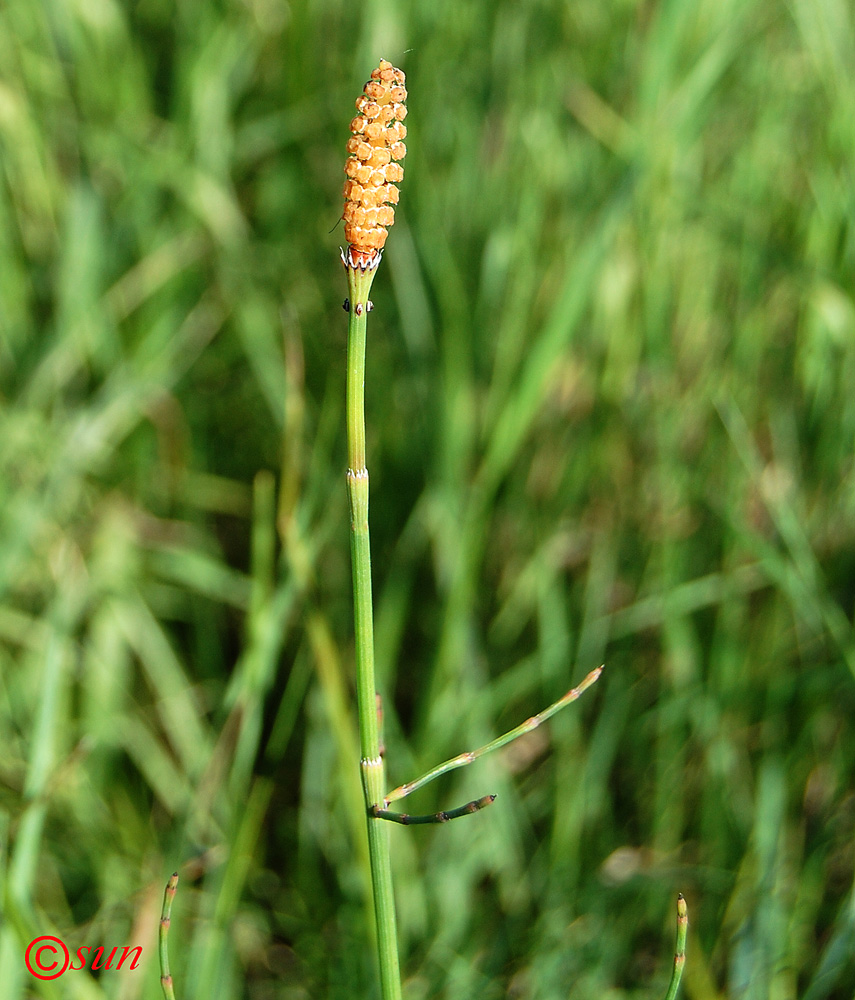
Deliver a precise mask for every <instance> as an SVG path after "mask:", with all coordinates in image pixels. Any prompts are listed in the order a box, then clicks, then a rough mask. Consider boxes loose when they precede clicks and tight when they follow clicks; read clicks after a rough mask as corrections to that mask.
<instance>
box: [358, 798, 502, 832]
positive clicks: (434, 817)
mask: <svg viewBox="0 0 855 1000" xmlns="http://www.w3.org/2000/svg"><path fill="white" fill-rule="evenodd" d="M495 801H496V796H495V795H485V796H483V798H480V799H475V800H474V801H472V802H467V803H466V805H465V806H458V807H457V808H456V809H449V810H447V811H446V812H438V813H431V814H430V815H428V816H411V815H410V814H409V813H396V812H391V811H390V810H389V809H381V808H380V807H379V806H372V807H371V809H369V814H370V815H371V816H373V817H374V818H375V819H387V820H390V821H391V822H392V823H400V824H401V826H420V825H424V824H427V823H447V822H448V821H449V820H450V819H458V817H460V816H471V815H472V813H476V812H479V811H480V810H481V809H484V808H486V806H489V805H492V804H493V803H494V802H495Z"/></svg>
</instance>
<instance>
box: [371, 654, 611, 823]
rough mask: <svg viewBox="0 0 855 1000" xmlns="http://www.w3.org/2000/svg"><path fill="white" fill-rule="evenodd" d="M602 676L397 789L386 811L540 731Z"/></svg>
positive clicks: (591, 676)
mask: <svg viewBox="0 0 855 1000" xmlns="http://www.w3.org/2000/svg"><path fill="white" fill-rule="evenodd" d="M602 672H603V668H602V667H597V669H596V670H592V671H591V672H590V673H589V674H588V676H587V677H586V678H585V679H584V680H583V681H582V683H581V684H580V685H579V686H578V687H575V688H573V689H572V690H570V691H568V692H567V694H565V695H564V696H563V697H562V698H559V699H558V701H556V702H555V703H554V704H552V705H550V706H549V708H545V709H544V710H543V711H542V712H540V713H539V714H538V715H535V716H532V718H530V719H527V720H526V721H525V722H523V723H522V724H521V725H519V726H517V727H516V729H512V730H511V731H510V732H507V733H505V735H504V736H500V737H498V739H495V740H493V741H492V742H491V743H487V744H486V745H485V746H483V747H479V748H478V749H477V750H470V751H469V752H468V753H462V754H459V755H458V756H457V757H452V758H451V760H447V761H445V763H443V764H438V765H437V766H436V767H434V768H432V769H431V770H430V771H428V772H426V773H425V774H423V775H422V776H421V777H420V778H416V779H415V781H408V782H407V783H406V784H405V785H399V786H398V787H397V788H394V789H393V790H392V791H391V792H389V793H387V795H386V796H385V798H384V799H383V805H384V807H385V806H388V805H389V803H390V802H395V801H397V800H398V799H403V798H404V797H405V796H407V795H409V794H410V793H411V792H414V791H416V789H418V788H422V787H424V786H425V785H426V784H428V782H430V781H433V780H434V779H435V778H439V777H440V776H441V775H443V774H447V773H448V772H449V771H454V770H456V769H457V768H458V767H465V766H466V765H467V764H471V763H472V762H473V761H476V760H478V758H479V757H483V756H484V755H485V754H488V753H490V752H491V751H493V750H498V749H499V748H500V747H504V746H507V745H508V743H511V742H513V741H514V740H515V739H518V738H519V737H520V736H524V735H525V734H526V733H530V732H531V731H532V730H533V729H537V727H538V726H539V725H540V724H541V723H542V722H546V720H547V719H549V718H551V717H552V716H553V715H555V713H556V712H560V711H561V709H562V708H564V706H565V705H569V704H570V702H572V701H575V700H576V699H577V698H578V697H579V696H580V695H581V694H583V692H585V691H587V690H588V688H589V687H590V686H591V685H592V684H594V683H596V681H597V679H598V678H599V676H600V674H601V673H602Z"/></svg>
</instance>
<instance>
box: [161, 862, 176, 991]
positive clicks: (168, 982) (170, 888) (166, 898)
mask: <svg viewBox="0 0 855 1000" xmlns="http://www.w3.org/2000/svg"><path fill="white" fill-rule="evenodd" d="M177 886H178V872H173V873H172V875H171V876H170V877H169V881H168V882H167V883H166V889H165V890H164V893H163V909H162V910H161V912H160V931H159V936H158V944H159V951H160V987H161V989H162V990H163V995H164V997H165V998H166V1000H175V991H174V990H173V988H172V976H171V975H170V973H169V947H168V941H167V939H168V937H169V924H170V921H171V919H172V901H173V900H174V899H175V889H176V887H177Z"/></svg>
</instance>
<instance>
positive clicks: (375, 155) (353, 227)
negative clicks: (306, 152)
mask: <svg viewBox="0 0 855 1000" xmlns="http://www.w3.org/2000/svg"><path fill="white" fill-rule="evenodd" d="M404 80H405V77H404V74H403V72H402V71H401V70H399V69H396V68H395V67H394V66H393V65H392V64H391V63H390V62H387V61H386V60H385V59H381V60H380V65H379V66H378V67H377V69H375V70H374V71H373V72H372V74H371V79H370V80H369V81H368V83H366V84H365V87H364V88H363V92H362V96H361V97H360V98H358V100H357V102H356V110H357V111H358V112H359V114H358V115H357V116H356V118H354V119H353V121H352V122H351V123H350V131H351V138H350V139H349V140H348V143H347V152H348V153H349V154H350V155H349V156H348V158H347V162H346V163H345V165H344V172H345V173H346V174H347V180H346V181H345V183H344V237H345V239H346V240H347V242H348V244H349V245H348V248H347V250H346V251H344V252H343V253H342V259H343V260H344V262H345V266H348V265H350V266H356V267H362V268H365V267H371V266H372V264H373V265H375V266H376V263H377V261H378V260H379V256H380V251H381V250H382V249H383V245H384V244H385V242H386V237H387V236H388V231H387V230H388V227H389V226H391V225H392V223H393V222H394V221H395V210H394V208H392V206H393V205H397V204H398V189H397V187H395V184H397V183H398V182H399V181H400V180H401V178H402V177H403V176H404V168H403V167H402V166H401V164H400V162H399V161H400V160H403V158H404V156H405V155H406V153H407V147H406V146H405V145H404V138H405V137H406V135H407V129H406V126H405V125H404V124H403V121H404V118H406V116H407V109H406V107H405V106H404V101H405V100H406V99H407V91H406V89H405V87H404Z"/></svg>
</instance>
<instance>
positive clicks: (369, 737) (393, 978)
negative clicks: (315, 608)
mask: <svg viewBox="0 0 855 1000" xmlns="http://www.w3.org/2000/svg"><path fill="white" fill-rule="evenodd" d="M377 263H379V258H375V260H374V261H373V264H374V266H373V267H368V268H363V267H360V266H358V265H357V266H354V265H353V264H352V263H351V262H350V260H346V261H345V270H346V272H347V285H348V292H349V301H348V304H347V306H348V312H349V315H348V328H347V459H348V470H347V492H348V497H349V499H350V528H351V533H350V550H351V559H352V562H353V605H354V625H355V633H356V702H357V711H358V714H359V743H360V753H361V757H362V761H361V768H362V788H363V791H364V793H365V805H366V810H367V812H368V853H369V859H370V863H371V884H372V887H373V895H374V915H375V921H376V925H377V948H378V952H379V956H380V987H381V991H382V995H383V1000H401V974H400V969H399V965H398V939H397V930H396V927H395V897H394V895H393V891H392V866H391V862H390V858H389V831H388V828H387V827H386V826H384V824H382V823H378V822H376V818H375V816H374V814H373V812H372V807H373V806H375V805H376V804H378V803H379V802H381V801H382V797H383V787H384V784H385V781H384V766H383V758H382V756H381V753H380V734H379V725H378V719H377V714H378V713H377V700H376V693H375V686H374V623H373V610H372V597H371V549H370V542H369V536H368V469H367V468H366V466H365V336H366V318H367V314H368V309H369V305H368V293H369V291H370V290H371V283H372V282H373V280H374V274H375V268H376V265H377Z"/></svg>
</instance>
